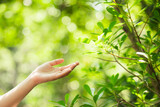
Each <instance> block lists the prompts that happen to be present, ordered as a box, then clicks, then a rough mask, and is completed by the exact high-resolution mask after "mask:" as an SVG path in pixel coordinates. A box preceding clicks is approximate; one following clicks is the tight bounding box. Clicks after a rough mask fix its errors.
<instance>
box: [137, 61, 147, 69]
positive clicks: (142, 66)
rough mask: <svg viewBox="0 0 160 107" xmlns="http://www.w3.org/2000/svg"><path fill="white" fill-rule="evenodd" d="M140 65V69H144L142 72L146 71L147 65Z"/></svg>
mask: <svg viewBox="0 0 160 107" xmlns="http://www.w3.org/2000/svg"><path fill="white" fill-rule="evenodd" d="M139 65H140V67H141V68H142V70H146V67H147V64H145V63H140V64H139Z"/></svg>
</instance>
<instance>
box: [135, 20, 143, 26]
mask: <svg viewBox="0 0 160 107" xmlns="http://www.w3.org/2000/svg"><path fill="white" fill-rule="evenodd" d="M143 23H144V22H143V21H141V22H138V23H137V24H136V26H140V25H142V24H143Z"/></svg>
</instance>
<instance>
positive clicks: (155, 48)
mask: <svg viewBox="0 0 160 107" xmlns="http://www.w3.org/2000/svg"><path fill="white" fill-rule="evenodd" d="M158 48H159V47H158V46H153V47H152V48H151V49H150V51H149V53H153V52H154V51H156V50H157V49H158Z"/></svg>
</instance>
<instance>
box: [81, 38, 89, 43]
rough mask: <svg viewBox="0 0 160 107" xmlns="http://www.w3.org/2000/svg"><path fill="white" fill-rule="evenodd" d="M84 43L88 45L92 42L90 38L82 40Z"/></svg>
mask: <svg viewBox="0 0 160 107" xmlns="http://www.w3.org/2000/svg"><path fill="white" fill-rule="evenodd" d="M82 42H83V43H87V44H88V43H89V42H90V40H89V39H88V38H84V39H83V40H82Z"/></svg>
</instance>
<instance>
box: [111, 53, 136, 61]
mask: <svg viewBox="0 0 160 107" xmlns="http://www.w3.org/2000/svg"><path fill="white" fill-rule="evenodd" d="M109 54H110V55H113V56H116V57H118V58H121V59H130V60H137V59H134V58H128V57H121V56H118V55H115V54H112V53H109Z"/></svg>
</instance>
